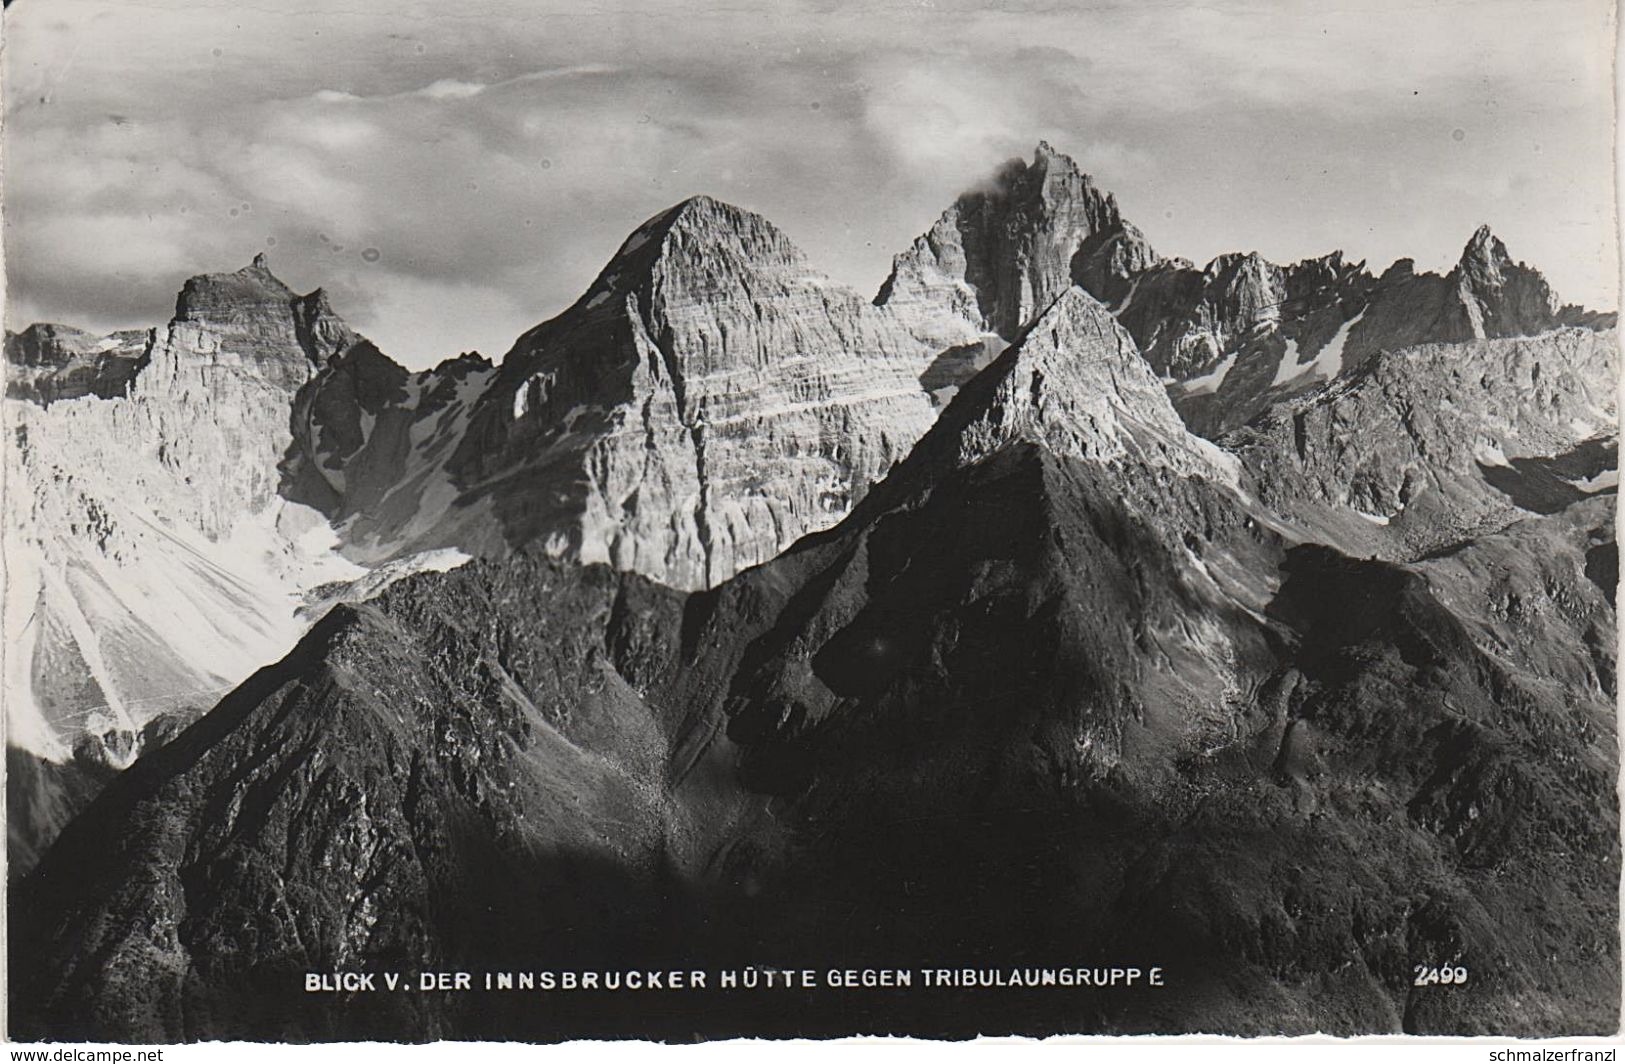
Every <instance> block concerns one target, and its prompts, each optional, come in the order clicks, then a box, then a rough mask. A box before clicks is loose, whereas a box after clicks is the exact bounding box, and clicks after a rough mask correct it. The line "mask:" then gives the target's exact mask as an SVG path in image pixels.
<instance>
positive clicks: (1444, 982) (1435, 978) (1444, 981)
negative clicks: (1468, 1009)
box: [1411, 964, 1467, 986]
mask: <svg viewBox="0 0 1625 1064" xmlns="http://www.w3.org/2000/svg"><path fill="white" fill-rule="evenodd" d="M1465 982H1467V969H1466V968H1459V967H1451V966H1450V965H1445V966H1443V967H1436V966H1434V965H1430V964H1418V965H1417V966H1416V982H1415V983H1413V984H1411V985H1413V986H1460V985H1462V984H1463V983H1465Z"/></svg>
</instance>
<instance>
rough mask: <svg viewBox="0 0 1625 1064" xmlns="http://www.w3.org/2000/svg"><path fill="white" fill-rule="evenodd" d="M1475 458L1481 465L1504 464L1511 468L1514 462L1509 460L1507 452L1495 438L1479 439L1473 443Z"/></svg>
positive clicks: (1503, 465)
mask: <svg viewBox="0 0 1625 1064" xmlns="http://www.w3.org/2000/svg"><path fill="white" fill-rule="evenodd" d="M1473 459H1474V460H1475V461H1476V462H1478V464H1479V465H1486V466H1502V467H1506V468H1510V467H1511V466H1512V463H1511V462H1509V461H1507V456H1506V452H1504V451H1502V450H1501V445H1500V444H1498V443H1496V442H1495V441H1494V440H1479V441H1478V442H1477V443H1475V444H1474V445H1473Z"/></svg>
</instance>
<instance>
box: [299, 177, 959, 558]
mask: <svg viewBox="0 0 1625 1064" xmlns="http://www.w3.org/2000/svg"><path fill="white" fill-rule="evenodd" d="M930 358H931V352H929V351H927V350H926V349H925V348H924V347H923V346H922V345H921V344H920V343H919V342H917V341H916V340H915V339H914V338H913V337H912V336H910V335H909V334H908V333H907V332H906V331H905V330H904V329H903V328H901V327H900V326H899V325H898V324H897V323H896V322H895V321H893V320H892V319H891V317H890V316H889V315H887V314H885V313H883V312H881V311H879V310H877V309H875V308H874V307H873V306H870V305H869V304H868V303H867V302H865V301H864V300H863V299H862V298H860V297H859V296H858V295H857V294H856V293H854V292H852V291H850V290H848V289H846V288H843V287H841V286H839V285H836V284H834V283H832V282H831V281H829V280H828V279H827V278H825V277H824V276H822V275H820V274H818V273H817V272H815V271H814V270H813V269H812V268H811V267H810V266H809V265H808V264H807V262H806V260H805V258H804V257H803V255H802V254H801V252H800V251H798V250H797V249H796V248H795V247H794V245H792V244H791V243H790V242H789V240H788V239H786V238H785V236H784V234H782V233H781V232H779V230H778V229H776V228H775V227H774V226H773V225H772V224H771V223H769V222H768V221H767V220H766V219H764V218H761V217H759V216H757V215H754V214H750V213H749V212H746V211H742V210H739V209H738V208H735V207H731V206H729V205H727V204H724V203H720V202H718V201H716V200H712V199H708V198H704V197H701V198H697V199H692V200H688V201H686V202H684V203H682V204H679V205H678V206H677V207H674V208H672V209H671V210H669V211H667V212H665V213H663V214H661V215H659V216H657V217H655V218H652V219H650V220H649V221H648V222H646V223H645V224H644V225H643V226H642V227H640V228H639V229H638V230H637V231H636V232H635V233H633V234H632V235H631V236H630V237H629V238H628V239H627V241H626V243H625V244H624V245H623V246H622V247H621V249H620V251H619V253H618V254H617V255H616V256H615V258H614V259H613V260H612V261H611V262H610V263H609V265H608V266H606V267H605V269H604V271H603V272H602V273H601V274H600V275H599V277H598V279H597V280H596V281H595V282H594V283H593V285H592V286H591V287H590V288H589V289H588V290H587V292H586V293H585V294H584V295H583V296H582V297H581V299H580V300H578V301H577V302H576V304H575V305H574V306H572V307H571V308H569V309H568V310H566V311H565V312H564V313H563V314H561V315H559V316H558V317H557V318H554V319H553V320H551V321H548V322H545V323H544V324H542V325H539V326H537V327H536V328H535V329H532V330H531V331H530V332H528V333H526V334H525V335H524V336H522V337H521V338H520V339H519V341H518V343H516V344H515V346H514V348H513V350H511V351H510V352H509V353H508V355H507V356H506V357H505V358H504V359H503V361H502V364H501V367H500V369H497V370H492V369H491V368H490V367H489V366H488V365H485V364H483V363H481V364H478V365H475V364H472V363H454V364H449V365H447V366H443V367H441V369H439V370H437V371H435V373H434V374H433V375H431V376H429V377H418V378H412V379H410V380H408V379H407V378H406V375H405V374H404V373H397V372H394V371H392V370H390V369H388V367H386V366H383V365H382V364H380V363H378V362H377V360H376V359H375V358H373V357H372V356H371V355H370V354H367V353H366V352H364V351H359V350H358V351H355V352H352V353H351V355H350V356H348V358H347V360H346V361H345V362H342V363H339V364H335V366H334V367H332V368H331V369H330V370H329V371H328V372H326V373H324V375H323V377H322V378H319V379H318V381H317V382H316V392H315V394H316V395H318V396H320V398H312V399H310V400H308V401H303V400H302V405H301V410H300V415H299V416H300V420H301V424H302V425H303V426H305V427H304V428H302V429H301V432H302V437H301V438H302V440H303V442H304V446H303V450H304V452H305V454H306V455H307V456H313V457H307V458H306V459H305V460H304V462H303V464H304V467H305V468H306V469H307V470H311V471H314V472H315V474H316V476H317V477H318V478H319V479H320V480H322V481H325V483H326V487H325V488H324V487H323V486H322V485H321V484H317V485H316V486H314V487H311V488H309V489H308V491H306V493H305V494H304V495H301V496H299V497H309V498H311V499H312V500H313V502H315V503H316V504H318V505H322V506H323V508H324V510H325V512H328V513H329V514H331V515H333V516H334V519H335V521H336V522H337V523H338V527H339V529H340V532H341V535H342V536H343V537H344V539H345V543H346V547H345V550H346V553H347V554H348V555H349V556H351V557H355V558H357V559H359V560H363V561H366V562H368V563H374V562H378V561H382V560H385V559H388V558H392V557H397V556H399V555H400V554H401V553H402V552H409V551H422V550H429V549H437V548H450V547H455V548H457V549H460V550H464V551H468V552H470V553H473V554H477V555H482V556H499V555H501V554H504V553H506V552H507V551H509V550H512V549H514V548H516V547H522V546H525V545H527V544H531V543H539V544H542V545H543V547H544V549H546V550H547V551H549V552H550V553H552V554H554V555H556V556H559V557H570V558H578V559H580V560H583V561H588V562H592V561H602V562H607V563H609V564H610V565H612V566H613V567H615V568H617V569H626V570H630V571H634V572H639V573H643V574H644V575H646V576H649V577H651V578H653V579H655V580H657V581H660V582H662V583H665V584H669V585H671V586H674V587H678V588H685V589H693V588H701V587H709V586H712V585H714V584H716V583H717V582H719V581H721V580H724V579H726V578H727V577H729V576H731V575H733V574H734V573H736V572H738V571H739V570H740V569H743V568H745V567H746V566H749V565H754V564H756V563H758V562H762V561H765V560H766V559H768V558H770V557H772V556H774V555H775V554H777V553H778V552H779V551H780V550H782V549H783V548H784V547H785V546H787V545H788V544H789V543H791V542H793V541H794V540H795V539H796V538H798V537H799V536H801V535H802V534H804V533H806V532H808V531H812V530H816V529H819V528H824V527H827V526H829V525H831V524H834V523H835V522H836V521H838V520H839V519H840V518H841V517H842V516H843V515H844V514H845V513H846V512H847V511H848V510H849V509H850V508H851V506H852V504H853V503H854V502H855V501H856V500H857V499H859V498H861V497H862V495H863V493H864V492H865V491H866V490H867V489H868V487H869V485H870V484H871V483H872V482H873V481H874V480H876V479H878V478H879V477H880V476H882V475H884V473H885V472H886V470H887V469H888V468H890V466H891V465H892V464H893V463H895V462H896V461H898V460H899V459H901V458H902V457H903V456H904V455H905V454H907V453H908V449H909V448H910V447H911V446H912V445H913V443H914V441H915V440H916V439H918V438H919V437H920V435H922V434H923V433H924V432H925V430H926V428H927V427H929V425H930V423H931V420H932V416H933V412H932V409H931V405H930V402H929V400H928V399H927V397H926V396H925V394H924V392H923V391H922V389H921V387H920V384H919V376H920V374H921V372H922V371H923V370H924V369H925V367H926V364H927V363H928V362H929V361H930ZM335 397H337V398H335ZM356 410H362V411H366V412H365V413H363V414H361V415H360V416H361V417H362V418H363V419H364V420H365V425H366V428H365V429H363V428H361V427H356V426H345V425H343V424H341V421H342V418H344V417H349V418H351V419H352V420H353V419H354V418H355V417H356V416H357V415H356V414H355V413H353V411H356ZM374 411H375V412H374ZM335 415H337V416H335ZM368 433H370V435H369V434H368ZM328 489H330V490H328ZM324 491H325V492H326V494H325V496H324V495H323V493H324ZM323 498H325V499H326V501H325V503H324V502H323V501H322V499H323Z"/></svg>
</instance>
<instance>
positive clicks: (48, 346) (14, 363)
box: [5, 323, 148, 405]
mask: <svg viewBox="0 0 1625 1064" xmlns="http://www.w3.org/2000/svg"><path fill="white" fill-rule="evenodd" d="M147 341H148V334H147V333H145V332H143V331H140V330H134V331H128V332H116V333H111V334H109V335H107V336H92V335H91V334H90V333H87V332H84V331H83V330H81V329H75V328H73V327H71V326H68V325H52V324H49V323H38V324H34V325H30V326H29V327H28V328H26V329H24V330H23V331H22V332H20V333H11V332H8V333H6V342H5V361H6V396H7V397H8V398H12V399H29V400H32V401H34V402H36V403H39V404H41V405H48V404H50V403H52V402H55V401H57V400H59V399H76V398H78V397H79V396H81V395H95V396H100V397H101V398H103V399H111V398H112V397H113V396H115V395H123V394H125V392H126V391H127V390H128V388H129V386H130V378H131V377H133V376H135V374H136V371H137V370H138V369H139V368H140V366H141V359H142V356H143V355H144V354H145V353H146V349H147Z"/></svg>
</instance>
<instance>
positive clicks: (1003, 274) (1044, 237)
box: [875, 143, 1156, 347]
mask: <svg viewBox="0 0 1625 1064" xmlns="http://www.w3.org/2000/svg"><path fill="white" fill-rule="evenodd" d="M1125 231H1126V229H1125V225H1124V222H1123V220H1122V218H1121V216H1120V215H1119V213H1118V210H1117V201H1116V200H1115V199H1113V198H1112V197H1111V195H1110V194H1108V193H1105V192H1102V191H1101V190H1100V189H1099V188H1097V187H1096V186H1095V183H1094V180H1093V179H1092V178H1090V177H1089V176H1088V175H1087V174H1084V173H1082V172H1080V171H1079V170H1078V168H1077V165H1076V164H1075V163H1073V161H1072V160H1071V159H1070V158H1068V157H1067V156H1065V155H1062V154H1061V153H1060V152H1058V151H1056V150H1055V149H1054V148H1052V147H1050V146H1049V144H1047V143H1043V144H1040V145H1039V146H1038V150H1037V151H1036V152H1035V153H1034V155H1033V161H1032V162H1031V163H1026V162H1023V161H1022V160H1020V159H1012V160H1011V161H1010V162H1009V163H1006V164H1005V166H1004V167H1003V169H1001V170H1000V171H999V172H998V173H997V174H996V175H995V176H994V179H993V183H992V187H991V188H989V189H987V190H985V191H977V192H968V193H966V194H965V195H963V196H961V197H960V198H959V199H958V200H957V201H956V202H955V203H954V205H953V206H952V207H949V208H948V209H947V210H946V211H944V212H943V214H942V217H940V218H938V219H937V221H936V224H934V225H933V226H932V227H931V228H930V230H929V231H927V232H926V233H925V234H924V235H923V236H921V237H920V238H919V239H918V240H916V241H915V242H914V245H913V246H912V247H910V248H909V249H908V250H907V251H905V252H903V253H902V254H900V255H898V256H897V257H896V258H895V259H894V260H893V262H892V272H891V276H890V277H888V278H887V279H886V283H885V285H884V286H883V287H882V288H881V290H880V294H879V295H878V296H877V297H876V298H875V302H876V304H878V305H880V306H884V307H886V308H887V309H889V310H891V311H892V312H893V313H894V314H896V315H897V316H898V318H899V319H900V320H902V321H903V322H905V323H906V324H907V325H909V327H910V328H912V329H913V330H914V331H915V333H916V334H917V335H919V336H920V337H921V338H922V339H925V340H926V341H927V342H928V343H934V344H938V345H940V346H941V347H948V346H951V345H952V344H954V343H959V342H965V341H966V340H968V339H974V338H975V337H977V336H978V335H980V334H983V333H992V334H995V335H998V336H1001V337H1003V338H1004V339H1006V340H1010V339H1013V338H1014V337H1015V336H1016V335H1017V334H1018V333H1019V332H1021V330H1022V328H1024V327H1025V326H1026V325H1027V324H1028V323H1029V322H1031V321H1032V320H1033V318H1034V317H1035V316H1036V315H1037V314H1039V313H1040V312H1042V311H1043V310H1044V309H1045V308H1047V307H1048V306H1049V305H1050V304H1051V303H1053V302H1055V300H1056V298H1058V297H1059V296H1060V295H1061V293H1062V292H1064V291H1066V289H1067V288H1069V287H1071V285H1072V279H1073V273H1074V259H1076V258H1078V254H1079V251H1080V249H1082V248H1083V247H1084V246H1085V245H1086V244H1089V243H1090V242H1091V239H1092V238H1104V237H1109V236H1113V235H1120V234H1122V233H1124V232H1125ZM1090 251H1091V252H1093V254H1091V255H1086V256H1084V258H1085V259H1086V260H1087V261H1088V262H1089V264H1090V268H1094V269H1098V270H1100V271H1102V272H1104V273H1105V274H1107V275H1110V276H1118V275H1122V274H1126V273H1130V272H1134V271H1137V270H1139V269H1143V268H1144V267H1145V266H1146V265H1147V264H1149V263H1150V262H1153V261H1156V255H1155V253H1154V252H1152V251H1151V249H1150V247H1149V246H1148V245H1145V244H1144V242H1143V239H1142V240H1140V241H1138V242H1134V241H1126V240H1123V239H1119V240H1118V241H1117V242H1116V243H1114V244H1113V245H1112V246H1111V247H1110V248H1096V247H1095V246H1093V245H1091V247H1090ZM1077 268H1080V269H1081V268H1084V267H1083V265H1082V263H1080V264H1079V266H1078V267H1077Z"/></svg>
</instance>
